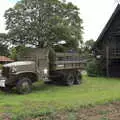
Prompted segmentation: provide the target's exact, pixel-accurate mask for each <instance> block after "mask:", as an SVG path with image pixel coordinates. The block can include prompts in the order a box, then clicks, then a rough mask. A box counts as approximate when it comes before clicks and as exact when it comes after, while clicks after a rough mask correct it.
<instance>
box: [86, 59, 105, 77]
mask: <svg viewBox="0 0 120 120" xmlns="http://www.w3.org/2000/svg"><path fill="white" fill-rule="evenodd" d="M86 70H87V74H88V76H91V77H93V76H104V70H103V65H102V64H101V61H99V60H96V59H92V60H91V61H90V62H88V63H87V66H86Z"/></svg>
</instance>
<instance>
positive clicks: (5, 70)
mask: <svg viewBox="0 0 120 120" xmlns="http://www.w3.org/2000/svg"><path fill="white" fill-rule="evenodd" d="M9 72H10V68H9V67H3V68H2V75H3V76H4V77H9Z"/></svg>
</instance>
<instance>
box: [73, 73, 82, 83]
mask: <svg viewBox="0 0 120 120" xmlns="http://www.w3.org/2000/svg"><path fill="white" fill-rule="evenodd" d="M81 82H82V75H81V73H80V72H77V73H76V74H75V81H74V84H76V85H79V84H81Z"/></svg>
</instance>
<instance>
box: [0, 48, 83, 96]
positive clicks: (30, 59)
mask: <svg viewBox="0 0 120 120" xmlns="http://www.w3.org/2000/svg"><path fill="white" fill-rule="evenodd" d="M83 65H84V64H83V60H82V59H80V56H79V54H78V53H75V52H74V53H73V52H67V53H56V52H55V51H54V50H53V49H50V48H49V49H48V48H43V49H38V48H33V49H29V50H26V52H25V53H23V55H22V56H20V57H19V59H18V61H16V62H12V63H9V64H5V65H3V67H2V77H1V79H0V87H1V88H2V89H3V90H9V89H12V88H13V87H16V89H17V91H18V93H20V94H26V93H29V92H31V86H32V84H33V83H34V82H36V81H38V80H43V81H44V82H45V83H49V82H51V81H52V82H57V83H60V84H64V85H67V86H71V85H73V84H80V83H81V71H80V70H81V69H82V68H83Z"/></svg>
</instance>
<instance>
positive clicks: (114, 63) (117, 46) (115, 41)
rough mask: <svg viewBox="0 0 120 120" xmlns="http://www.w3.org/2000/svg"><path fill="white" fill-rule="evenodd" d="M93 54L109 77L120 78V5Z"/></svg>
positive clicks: (101, 35) (96, 44) (95, 46)
mask: <svg viewBox="0 0 120 120" xmlns="http://www.w3.org/2000/svg"><path fill="white" fill-rule="evenodd" d="M93 53H94V55H95V57H96V58H97V59H98V60H100V61H101V64H102V65H103V66H104V67H103V68H104V69H103V70H105V73H106V75H107V76H110V77H120V4H118V5H117V7H116V9H115V10H114V12H113V14H112V16H111V17H110V19H109V21H108V22H107V24H106V26H105V27H104V29H103V30H102V32H101V34H100V35H99V37H98V39H97V41H96V42H95V44H94V46H93Z"/></svg>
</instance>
